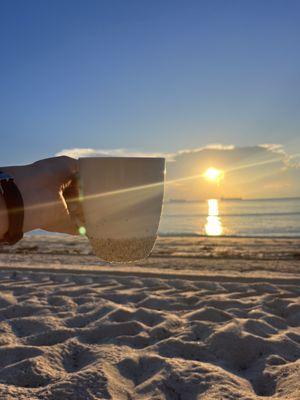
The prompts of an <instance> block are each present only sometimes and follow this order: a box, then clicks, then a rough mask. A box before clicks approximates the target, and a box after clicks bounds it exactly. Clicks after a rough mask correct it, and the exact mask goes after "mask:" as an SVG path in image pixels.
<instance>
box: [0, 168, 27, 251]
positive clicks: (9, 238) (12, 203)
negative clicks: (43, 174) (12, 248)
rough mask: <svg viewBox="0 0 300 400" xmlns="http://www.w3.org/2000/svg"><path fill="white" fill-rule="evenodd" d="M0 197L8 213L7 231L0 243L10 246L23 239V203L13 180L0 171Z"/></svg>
mask: <svg viewBox="0 0 300 400" xmlns="http://www.w3.org/2000/svg"><path fill="white" fill-rule="evenodd" d="M0 196H3V198H4V201H5V203H6V207H7V212H8V231H7V232H6V233H5V235H4V237H3V238H2V239H0V243H1V244H10V245H12V244H15V243H17V242H18V241H19V240H21V239H22V237H23V223H24V202H23V198H22V195H21V193H20V190H19V189H18V187H17V185H16V184H15V182H14V178H13V177H12V176H11V175H9V174H7V173H5V172H1V171H0Z"/></svg>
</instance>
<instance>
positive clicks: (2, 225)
mask: <svg viewBox="0 0 300 400" xmlns="http://www.w3.org/2000/svg"><path fill="white" fill-rule="evenodd" d="M7 231H8V212H7V207H6V203H5V200H4V197H3V196H2V194H1V193H0V239H1V238H3V236H4V235H5V233H6V232H7Z"/></svg>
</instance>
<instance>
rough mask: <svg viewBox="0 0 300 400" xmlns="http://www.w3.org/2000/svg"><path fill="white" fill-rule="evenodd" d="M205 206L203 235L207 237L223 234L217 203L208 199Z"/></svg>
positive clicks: (215, 200)
mask: <svg viewBox="0 0 300 400" xmlns="http://www.w3.org/2000/svg"><path fill="white" fill-rule="evenodd" d="M207 204H208V215H207V217H206V224H205V233H206V235H207V236H220V235H222V233H223V226H222V221H221V218H220V216H219V202H218V200H217V199H209V200H207Z"/></svg>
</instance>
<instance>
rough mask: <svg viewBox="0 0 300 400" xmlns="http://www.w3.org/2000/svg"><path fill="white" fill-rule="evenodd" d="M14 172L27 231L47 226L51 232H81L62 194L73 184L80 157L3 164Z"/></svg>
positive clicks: (11, 172) (6, 170) (45, 228)
mask: <svg viewBox="0 0 300 400" xmlns="http://www.w3.org/2000/svg"><path fill="white" fill-rule="evenodd" d="M1 170H2V171H3V172H7V173H9V174H11V175H12V176H13V177H14V179H15V182H16V184H17V186H18V188H19V190H20V192H21V194H22V197H23V201H24V211H25V214H24V228H23V231H24V232H28V231H31V230H33V229H44V230H46V231H50V232H61V233H69V234H73V235H74V234H78V230H77V228H76V226H75V223H74V222H73V221H72V220H71V218H70V216H69V213H68V210H67V207H66V203H65V201H64V198H63V196H62V193H63V191H64V190H65V189H68V188H69V187H70V185H71V184H72V179H74V177H75V174H76V172H77V170H78V161H77V160H75V159H73V158H70V157H66V156H62V157H53V158H48V159H45V160H40V161H37V162H35V163H33V164H30V165H25V166H17V167H6V168H1Z"/></svg>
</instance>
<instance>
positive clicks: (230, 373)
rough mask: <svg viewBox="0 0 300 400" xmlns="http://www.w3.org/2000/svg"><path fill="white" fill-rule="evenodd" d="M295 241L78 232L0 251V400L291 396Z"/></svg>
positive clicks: (298, 393) (298, 385) (298, 368)
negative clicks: (110, 259)
mask: <svg viewBox="0 0 300 400" xmlns="http://www.w3.org/2000/svg"><path fill="white" fill-rule="evenodd" d="M299 284H300V239H298V238H262V237H258V238H233V237H232V238H224V237H219V238H213V237H212V238H207V237H188V236H185V237H179V236H177V237H161V238H159V240H158V242H157V245H156V247H155V249H154V252H153V254H152V255H151V257H150V258H149V259H147V260H145V261H142V262H138V263H135V264H126V265H122V264H116V265H109V264H107V263H104V262H101V261H100V260H99V259H97V258H96V257H95V256H94V255H93V252H92V250H91V248H90V246H89V244H88V242H87V241H86V239H84V238H81V237H78V238H77V237H68V236H31V237H26V238H25V239H24V240H23V241H21V242H20V243H19V244H17V245H16V246H14V247H11V248H9V247H4V248H2V249H1V253H0V332H1V335H0V338H1V339H0V345H1V346H0V353H1V354H0V371H1V373H0V399H1V400H2V399H5V400H6V399H7V400H9V399H22V400H23V399H32V400H36V399H39V400H40V399H46V400H48V399H51V400H52V399H53V400H54V399H68V400H73V399H74V400H77V399H78V400H79V399H84V400H85V399H88V400H89V399H91V400H92V399H93V400H94V399H157V400H158V399H168V400H171V399H186V400H187V399H191V400H194V399H214V400H215V399H216V400H217V399H249V400H252V399H261V398H270V399H279V398H280V399H293V400H296V399H299V398H300V379H299V378H300V361H299V359H300V302H299V295H300V285H299Z"/></svg>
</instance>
